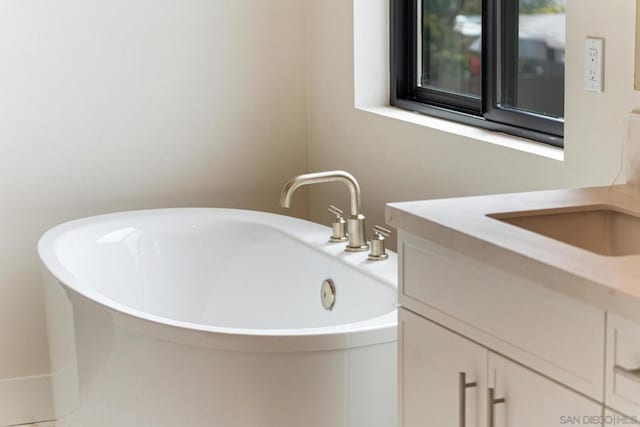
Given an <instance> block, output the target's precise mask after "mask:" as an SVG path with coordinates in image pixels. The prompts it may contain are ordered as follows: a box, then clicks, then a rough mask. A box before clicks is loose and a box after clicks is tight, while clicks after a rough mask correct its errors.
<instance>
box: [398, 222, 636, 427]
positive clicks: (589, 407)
mask: <svg viewBox="0 0 640 427" xmlns="http://www.w3.org/2000/svg"><path fill="white" fill-rule="evenodd" d="M399 236H400V242H399V243H400V245H399V255H400V258H399V262H400V297H399V301H400V303H401V305H402V308H401V309H400V310H399V328H400V329H399V340H398V341H399V378H400V387H399V405H400V407H399V413H400V426H401V427H425V426H438V427H555V426H558V427H559V426H564V425H596V426H601V425H602V422H603V419H604V418H603V413H604V401H603V394H604V374H603V368H604V366H605V360H604V359H605V357H604V355H605V327H606V321H605V317H606V316H605V312H604V311H603V310H601V309H598V308H597V307H593V306H590V305H587V304H585V303H582V302H580V301H577V300H573V299H571V298H568V297H566V296H563V295H556V294H554V292H552V291H550V290H548V289H545V288H544V287H543V286H540V285H538V284H536V283H532V282H530V281H527V280H524V279H522V278H518V277H515V276H512V275H509V274H507V273H505V272H503V271H499V270H497V269H494V268H492V267H490V266H487V265H483V264H482V263H480V262H478V261H476V260H473V259H471V258H468V257H465V256H463V255H461V254H459V253H456V252H455V251H452V250H449V249H446V248H444V247H442V246H439V245H437V244H435V243H433V242H430V241H428V240H425V239H422V238H418V237H416V236H412V235H409V234H406V233H402V232H400V233H399ZM638 350H640V347H638ZM639 356H640V355H639ZM639 361H640V359H639ZM461 374H464V383H463V382H462V378H463V377H462V376H461ZM490 393H493V394H490ZM492 396H493V399H494V403H493V404H491V403H490V399H491V398H492ZM501 399H504V402H503V401H501Z"/></svg>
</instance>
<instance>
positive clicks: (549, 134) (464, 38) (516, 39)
mask: <svg viewBox="0 0 640 427" xmlns="http://www.w3.org/2000/svg"><path fill="white" fill-rule="evenodd" d="M565 1H566V0H391V85H392V87H391V103H392V104H393V105H396V106H399V107H402V108H406V109H410V110H413V111H419V112H422V113H425V114H429V115H433V116H436V117H440V118H445V119H449V120H454V121H458V122H462V123H466V124H470V125H475V126H480V127H484V128H487V129H492V130H496V131H501V132H506V133H510V134H513V135H517V136H522V137H525V138H529V139H534V140H537V141H542V142H545V143H549V144H553V145H556V146H562V145H563V131H564V46H565Z"/></svg>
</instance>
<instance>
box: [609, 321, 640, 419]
mask: <svg viewBox="0 0 640 427" xmlns="http://www.w3.org/2000/svg"><path fill="white" fill-rule="evenodd" d="M605 375H606V381H605V384H606V394H605V403H606V405H607V406H608V407H610V408H613V409H615V410H617V411H620V412H622V413H623V414H626V415H629V416H632V417H636V418H637V419H640V324H637V323H634V322H631V321H629V320H626V319H624V318H622V317H619V316H616V315H614V314H609V317H608V322H607V363H606V372H605Z"/></svg>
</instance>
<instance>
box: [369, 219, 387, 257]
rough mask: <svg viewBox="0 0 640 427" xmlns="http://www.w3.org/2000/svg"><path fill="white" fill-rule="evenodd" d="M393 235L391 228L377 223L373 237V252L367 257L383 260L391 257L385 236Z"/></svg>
mask: <svg viewBox="0 0 640 427" xmlns="http://www.w3.org/2000/svg"><path fill="white" fill-rule="evenodd" d="M390 236H391V230H389V229H388V228H385V227H382V226H381V225H376V226H374V227H373V238H372V239H371V252H370V253H369V257H368V258H367V259H368V260H370V261H382V260H385V259H387V258H389V254H387V250H386V249H385V247H384V239H385V237H390Z"/></svg>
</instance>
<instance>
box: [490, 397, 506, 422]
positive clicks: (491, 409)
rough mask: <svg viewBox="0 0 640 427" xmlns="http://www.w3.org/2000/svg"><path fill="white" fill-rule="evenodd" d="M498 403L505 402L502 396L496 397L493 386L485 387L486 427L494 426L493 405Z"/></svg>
mask: <svg viewBox="0 0 640 427" xmlns="http://www.w3.org/2000/svg"><path fill="white" fill-rule="evenodd" d="M500 403H505V399H504V398H500V399H496V390H495V389H494V388H493V387H489V388H488V389H487V427H495V425H494V424H495V414H494V412H493V410H494V407H495V406H496V405H498V404H500Z"/></svg>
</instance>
